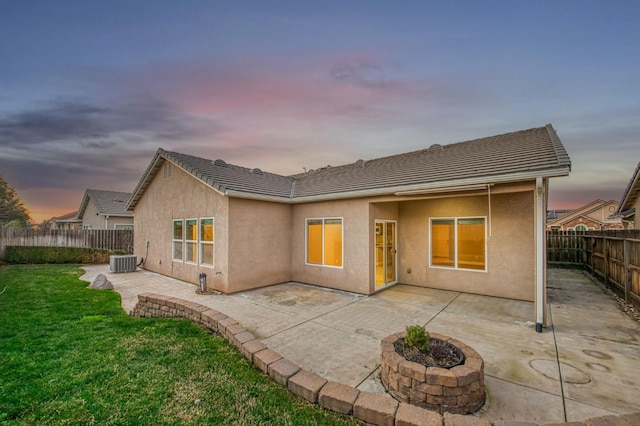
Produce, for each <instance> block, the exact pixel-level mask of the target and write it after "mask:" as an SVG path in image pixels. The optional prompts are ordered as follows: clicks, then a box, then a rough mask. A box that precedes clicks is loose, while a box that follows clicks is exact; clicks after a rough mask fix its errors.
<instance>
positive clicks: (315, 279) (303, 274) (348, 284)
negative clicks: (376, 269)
mask: <svg viewBox="0 0 640 426" xmlns="http://www.w3.org/2000/svg"><path fill="white" fill-rule="evenodd" d="M333 217H341V218H342V227H343V244H344V247H343V265H342V267H328V266H319V265H308V264H306V251H305V250H306V247H305V232H306V219H313V218H333ZM368 218H369V202H368V201H367V200H365V199H355V200H339V201H328V202H318V203H308V204H295V205H293V211H292V225H291V229H292V243H291V279H292V280H293V281H298V282H302V283H309V284H315V285H320V286H323V287H329V288H335V289H338V290H346V291H351V292H355V293H362V294H369V293H371V286H370V267H369V265H370V264H371V262H370V257H371V251H372V249H371V247H372V244H373V243H372V240H371V238H370V236H371V233H372V226H369V220H368Z"/></svg>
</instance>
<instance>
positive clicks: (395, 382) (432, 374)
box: [380, 331, 485, 414]
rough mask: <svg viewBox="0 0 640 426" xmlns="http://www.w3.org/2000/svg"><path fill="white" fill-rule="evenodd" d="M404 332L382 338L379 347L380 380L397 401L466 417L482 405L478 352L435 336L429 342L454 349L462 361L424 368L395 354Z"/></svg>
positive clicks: (457, 341)
mask: <svg viewBox="0 0 640 426" xmlns="http://www.w3.org/2000/svg"><path fill="white" fill-rule="evenodd" d="M406 335H407V333H406V332H404V331H403V332H400V333H395V334H392V335H390V336H387V337H385V338H384V339H383V340H382V342H381V343H380V349H381V356H380V367H381V370H380V379H381V380H382V384H383V385H384V387H385V389H387V391H388V392H389V393H390V394H391V395H392V396H393V397H394V398H395V399H397V400H398V401H400V402H406V403H409V404H413V405H417V406H419V407H423V408H426V409H428V410H432V411H436V412H438V413H441V414H442V413H444V412H449V413H453V414H468V413H473V412H474V411H477V410H478V409H479V408H480V407H482V405H483V404H484V398H485V391H484V361H483V360H482V357H481V356H480V354H478V352H476V351H475V350H474V349H473V348H471V347H469V346H467V345H465V344H464V343H462V342H461V341H459V340H456V339H453V338H451V337H448V336H444V335H442V334H438V333H431V337H432V338H436V339H440V340H443V341H446V342H448V343H450V344H452V345H454V346H455V347H457V348H458V349H459V350H460V351H461V352H462V354H463V355H464V361H463V362H462V363H461V364H459V365H457V366H455V367H452V368H441V367H425V366H424V365H422V364H419V363H417V362H413V361H408V360H406V359H405V358H404V357H403V356H402V355H400V354H399V353H398V352H396V348H395V346H394V345H395V343H396V341H397V340H398V339H401V338H404V337H406Z"/></svg>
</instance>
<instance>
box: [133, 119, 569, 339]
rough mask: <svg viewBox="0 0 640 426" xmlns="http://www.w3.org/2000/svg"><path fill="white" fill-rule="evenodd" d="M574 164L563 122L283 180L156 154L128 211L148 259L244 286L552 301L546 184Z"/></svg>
mask: <svg viewBox="0 0 640 426" xmlns="http://www.w3.org/2000/svg"><path fill="white" fill-rule="evenodd" d="M570 168H571V162H570V159H569V156H568V155H567V152H566V151H565V149H564V147H563V146H562V143H561V142H560V139H559V138H558V136H557V134H556V132H555V130H554V128H553V127H552V126H551V125H546V126H544V127H539V128H534V129H529V130H523V131H518V132H513V133H507V134H503V135H498V136H492V137H487V138H482V139H476V140H471V141H467V142H460V143H455V144H450V145H438V144H434V145H431V146H430V147H429V148H426V149H421V150H418V151H414V152H408V153H404V154H398V155H393V156H389V157H384V158H377V159H373V160H366V161H365V160H358V161H356V162H354V163H351V164H347V165H342V166H337V167H331V166H327V167H323V168H321V169H317V170H309V171H307V172H305V173H301V174H298V175H294V176H281V175H278V174H273V173H267V172H265V171H262V170H260V169H250V168H245V167H240V166H236V165H233V164H229V163H226V162H225V161H223V160H221V159H217V160H214V161H211V160H208V159H204V158H199V157H194V156H191V155H186V154H181V153H177V152H171V151H165V150H163V149H158V151H157V152H156V154H155V156H154V157H153V159H152V160H151V163H150V164H149V166H148V167H147V170H146V171H145V172H144V174H143V176H142V178H141V180H140V182H139V183H138V184H137V186H136V188H135V189H134V191H133V195H132V197H131V199H130V200H129V202H128V204H127V206H126V208H127V210H132V211H134V212H135V215H134V223H135V226H134V233H135V238H134V240H135V246H134V252H135V253H136V254H137V256H138V258H140V257H144V268H146V269H148V270H151V271H155V272H158V273H160V274H164V275H168V276H172V277H175V278H178V279H180V280H185V281H188V282H192V283H194V284H197V283H198V282H199V276H200V274H201V273H204V274H206V276H207V280H208V281H207V284H208V287H209V288H211V287H213V288H214V289H216V290H219V291H222V292H224V293H233V292H238V291H243V290H248V289H252V288H257V287H261V286H268V285H272V284H276V283H283V282H290V281H294V282H300V283H308V284H314V285H317V286H323V287H328V288H333V289H339V290H346V291H350V292H355V293H361V294H366V295H368V294H372V293H375V292H377V291H379V290H382V289H384V288H386V287H388V286H391V285H393V284H395V283H404V284H410V285H415V286H425V287H432V288H438V289H444V290H454V291H461V292H469V293H477V294H484V295H491V296H499V297H505V298H512V299H519V300H527V301H534V302H535V303H536V315H535V320H536V324H537V328H538V329H539V330H541V327H542V325H543V322H544V315H545V311H546V309H545V308H544V306H545V300H546V276H545V275H546V274H545V273H546V270H545V263H546V262H545V252H546V250H545V245H546V241H545V232H544V230H545V213H546V210H547V191H548V180H549V178H552V177H558V176H567V175H568V174H569V172H570Z"/></svg>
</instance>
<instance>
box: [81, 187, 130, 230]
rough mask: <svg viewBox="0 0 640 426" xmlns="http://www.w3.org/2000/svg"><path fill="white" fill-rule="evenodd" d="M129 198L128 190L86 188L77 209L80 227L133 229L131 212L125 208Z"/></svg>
mask: <svg viewBox="0 0 640 426" xmlns="http://www.w3.org/2000/svg"><path fill="white" fill-rule="evenodd" d="M129 198H131V193H130V192H116V191H100V190H97V189H87V190H86V191H85V192H84V195H83V196H82V201H81V202H80V208H79V209H78V219H79V220H80V221H82V229H133V212H131V211H128V210H126V209H125V206H126V205H127V201H129Z"/></svg>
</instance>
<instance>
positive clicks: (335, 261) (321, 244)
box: [306, 218, 343, 267]
mask: <svg viewBox="0 0 640 426" xmlns="http://www.w3.org/2000/svg"><path fill="white" fill-rule="evenodd" d="M306 252H307V253H306V261H307V264H311V265H322V266H333V267H342V252H343V232H342V218H326V219H324V218H318V219H307V220H306Z"/></svg>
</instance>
